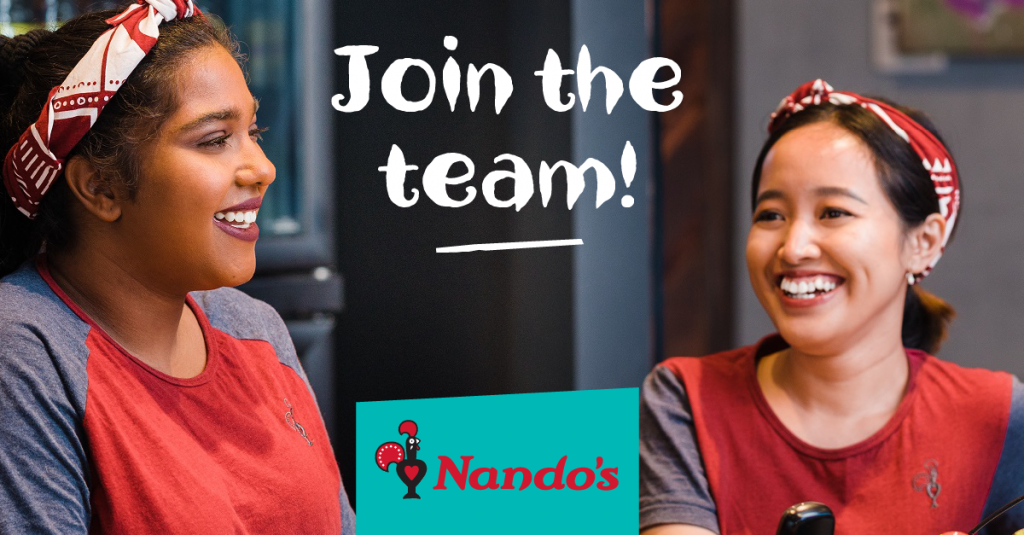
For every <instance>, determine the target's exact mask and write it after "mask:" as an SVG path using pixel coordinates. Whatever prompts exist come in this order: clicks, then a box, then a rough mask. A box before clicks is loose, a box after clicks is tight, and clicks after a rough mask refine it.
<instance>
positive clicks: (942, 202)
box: [768, 78, 960, 284]
mask: <svg viewBox="0 0 1024 535" xmlns="http://www.w3.org/2000/svg"><path fill="white" fill-rule="evenodd" d="M824 103H831V104H835V105H839V106H842V105H851V104H859V105H861V106H863V107H865V108H867V109H869V110H871V111H872V112H874V113H875V115H877V116H878V117H879V118H880V119H882V121H884V122H885V124H887V125H888V126H889V128H891V129H892V131H893V132H895V133H896V134H897V135H898V136H900V137H901V138H903V140H904V141H906V142H907V143H909V144H910V146H911V148H913V149H914V152H916V153H917V155H918V157H920V158H921V164H922V165H923V166H924V168H925V169H926V170H927V171H928V173H929V174H930V175H931V179H932V184H933V185H934V186H935V193H936V195H938V197H939V213H940V214H942V217H943V218H945V220H946V232H945V235H943V237H942V249H943V250H945V248H946V243H947V242H949V236H950V234H952V232H953V226H954V225H955V224H956V216H957V214H958V212H959V211H960V175H959V174H958V173H957V169H956V166H955V165H953V159H952V158H951V157H950V155H949V151H948V150H947V149H946V146H945V145H943V144H942V142H941V141H939V140H938V139H937V138H936V137H935V136H934V135H933V134H932V133H931V132H929V131H928V130H927V129H926V128H924V127H923V126H921V125H920V124H919V123H918V122H917V121H915V120H913V119H911V118H910V117H908V116H907V115H906V114H904V113H903V112H901V111H899V110H898V109H896V108H894V107H892V106H890V105H888V104H886V103H884V102H881V101H878V100H874V99H871V98H867V97H863V96H860V95H858V94H856V93H848V92H841V91H835V90H834V89H832V86H831V85H829V84H828V82H826V81H824V80H822V79H820V78H819V79H817V80H814V81H813V82H807V83H805V84H803V85H801V86H800V87H798V88H797V89H796V91H794V92H793V93H792V94H790V95H789V96H787V97H786V98H784V99H782V102H781V103H779V107H778V108H776V110H775V112H774V113H772V116H771V119H770V120H769V122H768V132H769V133H771V132H774V131H775V130H776V129H778V128H779V127H780V126H781V125H782V123H784V122H785V121H786V119H788V118H789V117H790V116H791V115H793V114H794V113H797V112H799V111H801V110H803V109H805V108H808V107H810V106H817V105H820V104H824ZM941 256H942V253H941V252H940V253H939V254H938V255H936V256H935V258H934V259H933V260H932V262H931V264H930V265H929V266H928V267H927V268H926V269H925V270H924V271H923V272H921V273H917V274H915V275H914V283H915V284H916V283H917V282H920V280H921V279H923V278H925V277H926V276H927V275H928V273H930V272H931V270H932V268H933V267H935V264H936V263H938V261H939V258H940V257H941Z"/></svg>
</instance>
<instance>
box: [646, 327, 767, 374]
mask: <svg viewBox="0 0 1024 535" xmlns="http://www.w3.org/2000/svg"><path fill="white" fill-rule="evenodd" d="M785 347H786V342H785V341H784V340H782V338H781V337H780V336H779V335H777V334H773V335H769V336H766V337H764V338H762V339H761V340H760V341H758V342H757V343H755V344H751V345H748V346H742V347H737V348H733V349H729V350H726V351H720V352H718V353H711V354H709V355H704V356H700V357H689V356H684V357H671V358H667V359H665V360H664V361H662V362H661V363H660V364H658V365H657V366H655V368H654V370H653V371H651V375H652V376H653V375H655V374H664V373H671V374H673V375H675V376H676V377H679V378H681V377H683V376H685V375H687V374H693V373H695V372H696V371H697V370H703V371H707V372H711V371H714V372H718V373H725V374H728V375H734V374H742V373H745V370H746V369H747V368H746V367H745V366H744V365H743V363H744V362H747V361H752V360H753V359H755V358H756V357H757V356H759V355H767V354H770V353H774V352H776V351H779V350H781V349H783V348H785Z"/></svg>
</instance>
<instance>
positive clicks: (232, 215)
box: [213, 210, 259, 229]
mask: <svg viewBox="0 0 1024 535" xmlns="http://www.w3.org/2000/svg"><path fill="white" fill-rule="evenodd" d="M258 212H259V210H246V211H244V212H217V213H216V214H213V217H214V218H215V219H218V220H220V221H227V222H228V223H237V224H233V225H231V226H233V227H235V228H241V229H245V228H249V225H250V224H251V223H254V222H255V221H256V214H257V213H258Z"/></svg>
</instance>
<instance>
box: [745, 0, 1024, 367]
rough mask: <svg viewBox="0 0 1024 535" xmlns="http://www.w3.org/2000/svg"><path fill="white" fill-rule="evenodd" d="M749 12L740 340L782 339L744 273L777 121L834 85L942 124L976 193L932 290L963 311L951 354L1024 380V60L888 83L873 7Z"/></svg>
mask: <svg viewBox="0 0 1024 535" xmlns="http://www.w3.org/2000/svg"><path fill="white" fill-rule="evenodd" d="M738 7H739V10H738V13H739V21H738V26H737V30H738V31H737V35H738V38H739V42H738V46H737V54H738V56H737V57H738V61H739V64H738V67H737V69H738V70H737V84H738V88H737V96H738V102H737V106H738V107H739V109H738V112H737V115H736V116H737V118H738V125H737V132H738V139H737V143H738V147H739V151H738V157H739V161H738V162H737V174H736V177H735V180H736V184H735V185H736V192H737V195H736V199H735V202H736V208H735V209H736V213H737V216H736V236H735V237H736V240H735V244H734V247H735V251H736V257H735V258H736V263H735V266H734V268H735V280H736V285H737V286H736V296H737V297H736V299H737V301H736V310H737V321H738V325H737V333H738V334H737V340H736V342H737V343H744V344H746V343H751V342H754V341H756V340H757V339H758V338H759V337H760V336H762V335H764V334H766V333H769V332H771V331H772V326H771V323H770V322H769V321H768V319H767V316H765V314H764V312H763V311H762V310H761V307H760V305H759V304H758V302H757V299H756V298H755V297H754V295H753V292H752V291H751V290H750V284H749V280H748V277H747V272H746V266H745V265H744V263H743V262H744V260H743V249H744V244H745V240H746V233H747V229H748V228H749V226H750V219H749V216H750V207H749V200H748V199H749V197H748V191H749V187H750V186H749V184H750V171H751V169H752V168H753V164H754V160H755V158H756V156H757V152H758V151H759V150H760V146H761V143H762V142H763V141H764V138H765V131H764V128H765V126H766V125H767V120H768V115H769V113H770V112H771V111H772V109H774V107H775V106H776V105H777V104H778V102H779V100H780V99H781V98H782V97H783V96H785V95H786V94H788V93H789V92H791V91H792V90H793V89H794V88H796V86H797V85H799V84H801V83H803V82H805V81H808V80H812V79H814V78H824V79H826V80H828V81H829V82H830V83H831V84H832V85H833V86H835V87H836V88H841V89H848V90H852V91H856V92H861V93H868V94H876V95H882V96H887V97H890V98H892V99H893V100H895V101H897V102H899V103H901V104H906V105H910V106H913V107H916V108H920V109H922V110H924V111H925V112H927V113H928V114H929V115H930V116H931V117H932V119H933V120H934V121H935V123H936V125H937V126H938V128H939V130H940V131H941V132H942V134H943V136H944V138H945V139H946V141H947V142H948V144H949V145H950V146H951V148H952V151H953V154H954V157H956V159H957V161H958V162H959V165H960V174H961V177H962V179H961V180H962V181H963V195H964V201H963V208H962V219H961V221H960V223H959V224H958V229H957V235H956V236H955V237H954V239H953V241H952V243H951V244H950V246H949V248H948V249H947V251H946V253H945V254H944V255H943V257H942V260H941V261H940V262H939V264H938V266H937V267H936V269H935V271H934V272H933V273H932V274H931V275H930V276H929V277H928V278H927V279H926V280H925V281H924V283H923V285H924V288H925V289H927V290H929V291H931V292H933V293H935V294H937V295H938V296H940V297H942V298H943V299H946V300H947V301H949V302H950V303H952V304H953V306H955V307H956V309H957V312H958V318H957V320H956V321H955V322H954V323H953V327H952V332H951V335H950V339H949V341H948V342H947V343H946V344H945V345H944V346H943V348H942V350H941V352H940V356H941V357H942V358H944V359H946V360H950V361H953V362H957V363H961V364H964V365H970V366H984V367H988V368H993V369H1001V370H1008V371H1011V372H1014V373H1016V374H1018V375H1024V328H1022V327H1024V218H1022V217H1021V214H1022V213H1024V212H1022V210H1021V208H1020V204H1021V201H1020V200H1021V199H1022V198H1024V180H1022V179H1024V176H1022V174H1024V61H1007V60H1002V61H991V60H990V61H964V60H960V61H954V62H952V64H951V65H950V67H949V68H948V70H946V71H945V72H942V73H939V74H929V75H890V74H882V73H879V72H877V71H876V70H875V69H874V68H873V66H872V63H871V55H870V54H871V51H870V47H869V42H870V41H869V40H870V38H871V29H870V24H869V23H870V20H871V18H870V14H871V11H870V8H871V6H870V2H869V1H868V0H857V1H844V2H820V1H814V0H775V1H772V2H764V1H762V0H740V1H739V4H738Z"/></svg>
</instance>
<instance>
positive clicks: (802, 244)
mask: <svg viewBox="0 0 1024 535" xmlns="http://www.w3.org/2000/svg"><path fill="white" fill-rule="evenodd" d="M820 255H821V249H820V248H819V247H818V237H817V235H816V232H815V229H814V228H812V226H811V225H809V224H807V223H805V222H802V221H794V222H793V223H792V224H791V225H789V227H787V229H786V234H785V236H784V237H783V241H782V244H781V246H780V247H779V251H778V256H779V258H780V259H781V260H783V261H785V262H787V263H789V264H799V263H800V262H803V261H806V260H809V259H814V258H817V257H818V256H820Z"/></svg>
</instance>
